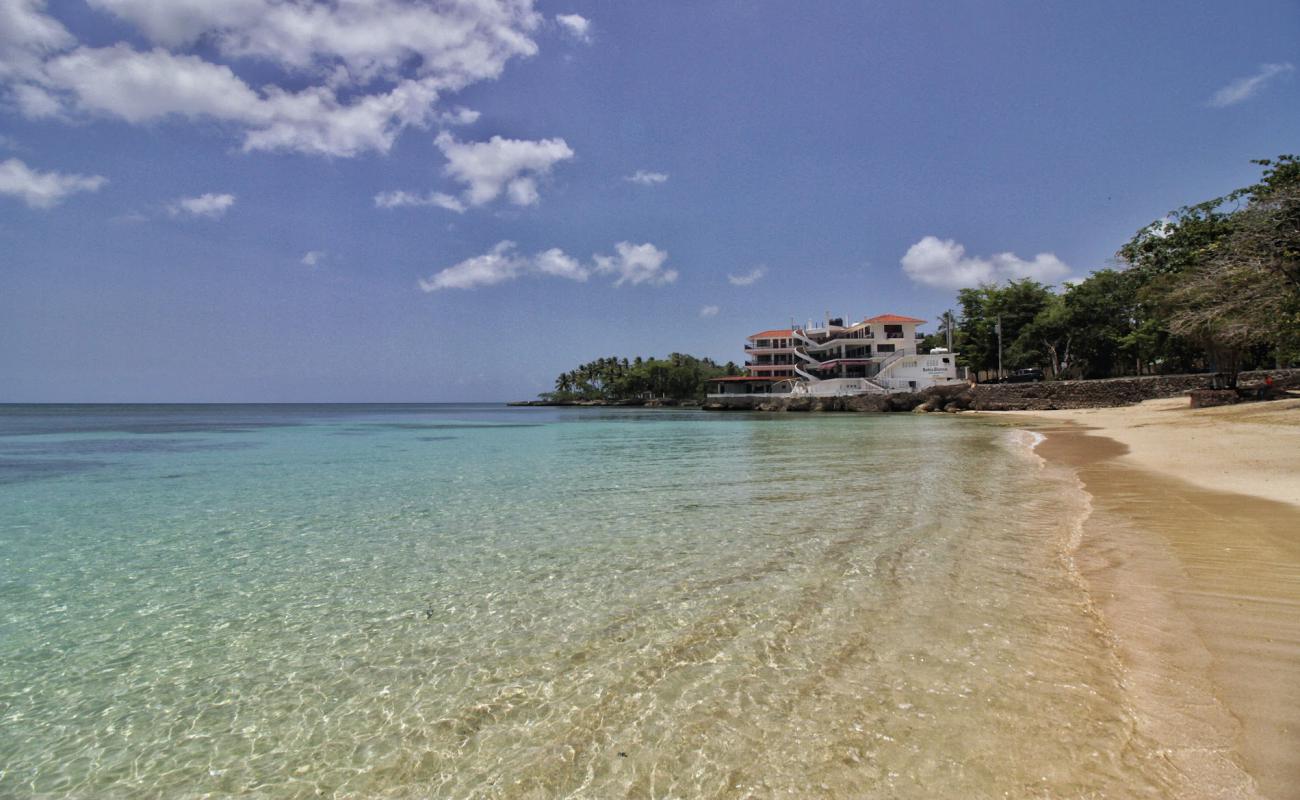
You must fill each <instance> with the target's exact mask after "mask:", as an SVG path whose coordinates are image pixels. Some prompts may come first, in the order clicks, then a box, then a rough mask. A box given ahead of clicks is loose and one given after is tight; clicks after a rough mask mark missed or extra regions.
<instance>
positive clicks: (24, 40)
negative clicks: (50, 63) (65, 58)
mask: <svg viewBox="0 0 1300 800" xmlns="http://www.w3.org/2000/svg"><path fill="white" fill-rule="evenodd" d="M75 41H76V40H75V39H74V38H73V36H72V34H70V33H68V30H67V29H66V28H64V27H63V25H62V24H61V23H59V21H58V20H56V19H54V18H53V17H51V16H49V15H48V14H46V13H45V0H0V80H4V79H5V78H22V77H28V76H31V75H34V74H37V73H38V72H39V71H40V64H41V61H42V59H43V58H44V57H45V56H46V55H48V54H50V53H53V52H57V51H59V50H62V49H64V48H67V47H70V46H71V45H72V44H73V42H75Z"/></svg>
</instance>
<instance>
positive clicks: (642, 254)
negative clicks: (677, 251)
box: [595, 242, 677, 286]
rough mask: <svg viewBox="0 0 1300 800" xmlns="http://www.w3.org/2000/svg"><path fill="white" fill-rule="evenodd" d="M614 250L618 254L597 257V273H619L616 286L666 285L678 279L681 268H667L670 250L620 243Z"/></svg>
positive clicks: (615, 282)
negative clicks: (626, 284) (628, 284)
mask: <svg viewBox="0 0 1300 800" xmlns="http://www.w3.org/2000/svg"><path fill="white" fill-rule="evenodd" d="M614 251H615V252H616V253H617V255H614V256H601V255H598V256H595V262H596V271H597V272H601V273H605V274H611V275H617V276H618V279H617V280H615V281H614V285H615V286H622V285H623V284H625V283H630V284H632V285H633V286H637V285H639V284H642V283H648V284H650V285H651V286H664V285H667V284H669V283H672V282H673V281H675V280H677V270H675V269H664V262H665V261H667V260H668V253H667V252H666V251H664V250H660V249H659V248H657V247H655V246H654V245H652V244H649V243H646V244H632V243H631V242H619V243H618V244H616V245H614Z"/></svg>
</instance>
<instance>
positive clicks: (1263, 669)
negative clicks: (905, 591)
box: [999, 398, 1300, 799]
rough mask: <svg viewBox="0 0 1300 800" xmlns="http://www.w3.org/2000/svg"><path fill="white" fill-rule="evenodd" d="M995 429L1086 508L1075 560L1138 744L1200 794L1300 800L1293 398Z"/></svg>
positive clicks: (1019, 418) (1173, 404) (1081, 413)
mask: <svg viewBox="0 0 1300 800" xmlns="http://www.w3.org/2000/svg"><path fill="white" fill-rule="evenodd" d="M999 416H1001V415H999ZM1007 416H1008V417H1009V418H1010V419H1009V420H1008V421H1009V422H1012V420H1014V422H1013V424H1016V425H1017V426H1023V427H1028V428H1031V429H1033V430H1036V431H1038V432H1040V433H1043V434H1045V435H1046V439H1045V441H1044V442H1043V443H1042V444H1040V445H1039V447H1038V448H1037V452H1038V454H1039V455H1040V456H1042V457H1043V458H1044V459H1046V461H1047V462H1048V464H1049V465H1053V466H1056V467H1059V468H1068V469H1072V470H1074V471H1075V472H1076V474H1077V476H1078V478H1079V480H1080V481H1081V483H1082V484H1083V486H1084V488H1085V489H1086V491H1087V492H1088V493H1089V494H1090V495H1091V498H1092V500H1091V503H1092V510H1091V513H1090V514H1089V516H1088V518H1087V519H1086V521H1085V522H1084V526H1083V530H1082V535H1081V537H1080V543H1079V547H1078V549H1077V551H1076V552H1075V553H1074V554H1073V558H1074V561H1075V564H1076V566H1077V568H1078V570H1079V572H1080V574H1081V575H1082V577H1083V578H1084V580H1085V581H1086V582H1087V584H1088V586H1089V590H1090V592H1091V594H1092V596H1093V601H1094V603H1095V604H1096V606H1097V609H1098V611H1099V612H1100V614H1101V616H1102V619H1103V620H1104V621H1105V623H1106V625H1107V627H1108V629H1109V635H1111V636H1112V637H1113V641H1114V644H1115V647H1116V649H1117V652H1118V653H1119V654H1120V657H1121V660H1122V662H1123V664H1124V667H1125V670H1126V689H1127V690H1128V691H1129V692H1130V695H1131V696H1130V701H1131V703H1132V704H1133V707H1134V711H1135V715H1134V716H1135V719H1137V720H1138V721H1139V722H1138V728H1139V730H1138V731H1136V734H1137V735H1140V736H1145V737H1151V738H1152V739H1154V740H1155V741H1157V742H1159V743H1160V744H1161V745H1162V752H1163V753H1164V754H1165V756H1166V757H1167V758H1168V759H1169V760H1170V761H1171V762H1172V763H1173V764H1175V765H1176V766H1177V767H1178V768H1179V769H1180V770H1181V771H1182V772H1183V773H1184V774H1185V775H1186V776H1187V777H1188V779H1189V784H1190V785H1192V786H1194V787H1197V788H1199V789H1202V796H1206V797H1267V798H1275V799H1280V798H1300V457H1298V454H1300V399H1295V398H1292V399H1284V400H1278V401H1273V402H1269V403H1249V404H1242V405H1235V406H1226V407H1219V408H1210V409H1197V410H1192V409H1190V408H1188V404H1187V400H1186V399H1185V398H1174V399H1167V400H1154V401H1148V402H1146V403H1142V404H1140V405H1138V406H1131V407H1124V408H1107V409H1087V410H1072V411H1048V412H1016V413H1014V414H1008V415H1007Z"/></svg>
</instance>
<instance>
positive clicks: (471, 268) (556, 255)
mask: <svg viewBox="0 0 1300 800" xmlns="http://www.w3.org/2000/svg"><path fill="white" fill-rule="evenodd" d="M614 249H615V251H616V252H617V255H615V256H602V255H597V256H594V257H593V261H594V263H593V264H592V265H591V266H588V265H586V264H583V263H581V262H580V261H578V259H576V258H574V257H573V256H570V255H569V254H568V253H565V252H564V251H563V250H561V249H559V248H558V247H553V248H551V249H549V250H543V251H542V252H540V253H537V254H535V255H532V256H528V255H524V254H523V253H520V252H519V250H518V247H517V246H516V245H515V243H514V242H511V241H502V242H498V243H497V244H496V246H495V247H493V248H492V249H491V250H489V251H488V252H486V253H484V254H483V255H480V256H474V257H473V258H467V259H465V260H464V261H461V262H460V263H458V264H453V265H452V266H450V267H447V268H445V269H441V270H439V271H438V272H435V273H434V274H433V275H431V276H430V277H429V278H427V279H421V280H420V281H419V285H420V289H421V290H423V291H425V292H436V291H440V290H442V289H475V288H478V287H480V286H493V285H495V284H498V283H505V282H506V281H512V280H515V279H516V278H521V277H524V276H529V275H531V276H549V277H553V278H565V279H567V280H571V281H578V282H582V281H586V280H587V279H588V278H589V277H591V275H592V274H593V273H600V274H607V275H614V276H617V279H616V280H615V281H614V285H615V286H619V285H622V284H623V283H631V284H633V285H636V284H639V283H648V284H649V285H651V286H662V285H665V284H668V283H672V282H673V281H674V280H676V279H677V271H676V270H671V269H664V266H663V263H664V261H665V260H666V259H667V258H668V254H667V253H666V252H664V251H662V250H659V249H658V248H656V247H655V246H654V245H651V244H642V245H632V244H629V243H627V242H619V243H618V244H617V245H615V246H614Z"/></svg>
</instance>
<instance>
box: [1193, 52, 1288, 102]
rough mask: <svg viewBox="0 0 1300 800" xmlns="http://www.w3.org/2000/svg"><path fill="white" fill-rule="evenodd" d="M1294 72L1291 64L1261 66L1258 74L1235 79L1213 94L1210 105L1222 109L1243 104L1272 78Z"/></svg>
mask: <svg viewBox="0 0 1300 800" xmlns="http://www.w3.org/2000/svg"><path fill="white" fill-rule="evenodd" d="M1294 71H1295V65H1293V64H1291V63H1283V64H1261V65H1260V67H1259V72H1256V73H1255V74H1254V75H1248V76H1247V77H1245V78H1237V79H1236V80H1235V81H1233V82H1231V83H1229V84H1228V85H1227V86H1224V87H1223V88H1222V89H1220V90H1218V91H1217V92H1215V93H1214V96H1213V97H1211V98H1210V105H1212V106H1214V107H1215V108H1224V107H1226V106H1232V105H1236V104H1237V103H1242V102H1245V101H1246V100H1249V99H1250V98H1252V97H1254V96H1255V95H1257V94H1259V93H1260V91H1262V90H1263V88H1264V86H1265V85H1266V84H1268V83H1269V82H1270V81H1272V80H1273V79H1274V78H1276V77H1278V76H1279V75H1285V74H1287V73H1289V72H1294Z"/></svg>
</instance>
